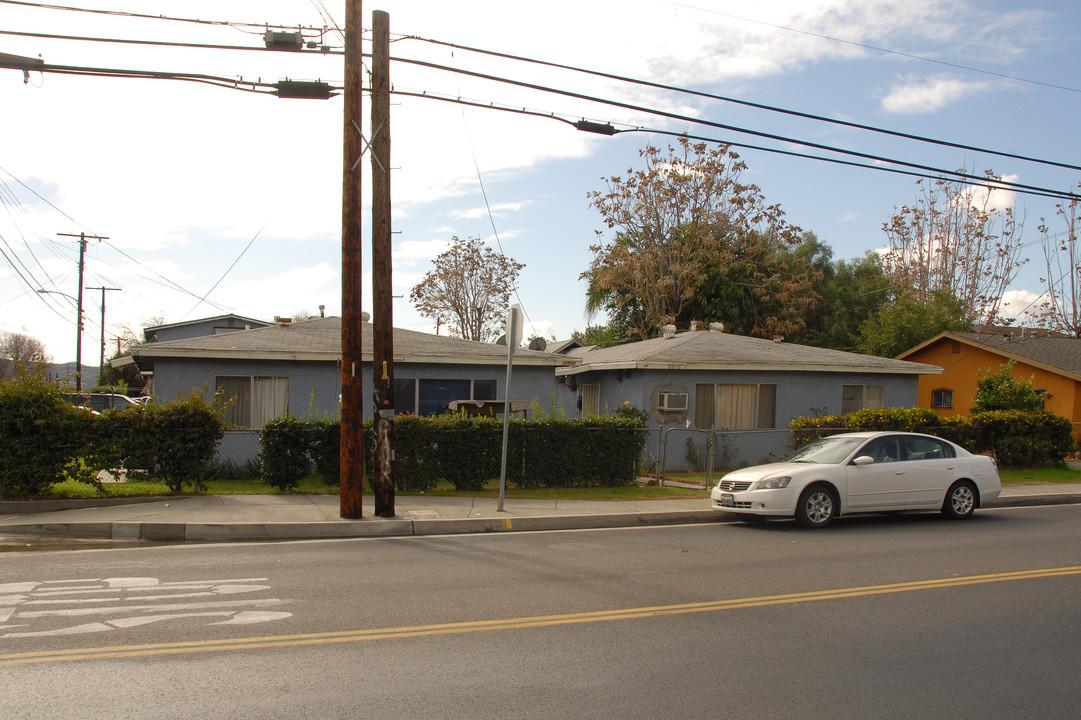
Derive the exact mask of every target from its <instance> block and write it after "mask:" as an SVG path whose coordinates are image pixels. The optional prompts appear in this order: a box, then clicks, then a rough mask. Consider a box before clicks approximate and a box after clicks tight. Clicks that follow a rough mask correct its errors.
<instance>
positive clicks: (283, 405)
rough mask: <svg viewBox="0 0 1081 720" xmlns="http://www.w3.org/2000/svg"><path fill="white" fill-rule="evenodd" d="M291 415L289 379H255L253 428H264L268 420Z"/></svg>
mask: <svg viewBox="0 0 1081 720" xmlns="http://www.w3.org/2000/svg"><path fill="white" fill-rule="evenodd" d="M288 414H289V378H287V377H267V378H255V385H254V388H253V390H252V419H253V420H255V424H253V425H252V427H254V428H256V429H258V428H261V427H263V424H264V423H265V422H266V421H267V420H273V419H274V418H276V417H281V416H282V415H288Z"/></svg>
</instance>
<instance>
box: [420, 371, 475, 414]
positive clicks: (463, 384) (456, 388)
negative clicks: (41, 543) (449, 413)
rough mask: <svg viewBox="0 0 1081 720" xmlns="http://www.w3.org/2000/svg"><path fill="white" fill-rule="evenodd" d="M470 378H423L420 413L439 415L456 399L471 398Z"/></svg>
mask: <svg viewBox="0 0 1081 720" xmlns="http://www.w3.org/2000/svg"><path fill="white" fill-rule="evenodd" d="M469 399H470V398H469V381H468V380H421V381H420V401H419V402H418V407H417V414H418V415H438V414H440V413H441V412H443V407H444V406H445V405H446V404H447V403H450V402H454V401H455V400H469Z"/></svg>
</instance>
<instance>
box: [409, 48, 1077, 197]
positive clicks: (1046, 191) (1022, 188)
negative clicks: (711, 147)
mask: <svg viewBox="0 0 1081 720" xmlns="http://www.w3.org/2000/svg"><path fill="white" fill-rule="evenodd" d="M393 59H396V61H398V62H401V63H405V64H411V65H418V66H422V67H427V68H431V69H439V70H448V71H452V72H461V74H463V75H469V76H471V77H476V78H480V79H483V80H492V81H493V82H501V83H506V84H511V85H516V86H521V88H526V89H530V90H538V91H540V92H546V93H550V94H555V95H562V96H565V97H573V98H576V99H584V101H588V102H590V103H597V104H600V105H609V106H612V107H619V108H624V109H629V110H633V111H636V112H643V114H646V115H655V116H658V117H665V118H669V119H673V120H681V121H685V122H691V123H695V124H702V125H707V126H710V128H718V129H720V130H729V131H732V132H737V133H742V134H746V135H751V136H756V137H762V138H765V139H774V141H778V142H783V143H791V144H793V145H801V146H804V147H810V148H814V149H818V150H826V151H828V152H837V154H840V155H846V156H851V157H856V158H860V159H863V160H870V161H875V162H888V163H891V164H895V165H899V166H903V168H909V169H912V170H918V171H922V172H925V173H933V174H934V176H938V175H942V176H949V177H955V178H958V179H963V181H966V182H972V183H976V184H979V185H988V186H995V187H1001V188H1004V189H1011V190H1015V191H1018V192H1025V194H1027V195H1040V196H1044V197H1050V198H1059V199H1065V200H1073V199H1081V198H1079V196H1077V195H1075V194H1073V192H1072V191H1062V190H1055V189H1052V188H1044V187H1039V186H1033V185H1027V184H1023V183H1014V182H1011V181H1004V179H997V178H988V177H986V176H982V175H974V174H972V173H965V172H961V171H956V170H945V169H942V168H935V166H933V165H924V164H921V163H915V162H908V161H905V160H897V159H894V158H888V157H884V156H878V155H872V154H869V152H859V151H856V150H848V149H844V148H839V147H833V146H830V145H825V144H822V143H812V142H810V141H801V139H797V138H795V137H786V136H784V135H777V134H774V133H765V132H761V131H757V130H750V129H747V128H739V126H737V125H730V124H725V123H720V122H713V121H711V120H703V119H700V118H694V117H691V116H684V115H679V114H677V112H669V111H666V110H658V109H654V108H648V107H643V106H639V105H631V104H629V103H623V102H619V101H611V99H604V98H601V97H598V96H595V95H585V94H583V93H576V92H571V91H565V90H558V89H555V88H548V86H545V85H539V84H536V83H530V82H524V81H520V80H511V79H508V78H502V77H498V76H492V75H488V74H483V72H477V71H472V70H462V69H455V68H451V67H446V66H443V65H438V64H436V63H429V62H426V61H416V59H409V58H393ZM427 96H430V97H436V96H435V95H427ZM492 109H502V108H496V107H495V106H492ZM536 115H544V114H539V112H537V114H536ZM552 117H553V118H555V116H552ZM555 119H558V120H562V121H564V122H565V120H564V119H562V118H555ZM677 134H679V133H677ZM759 149H764V148H759ZM778 152H782V151H779V150H778ZM1079 170H1081V168H1079ZM921 176H922V175H921Z"/></svg>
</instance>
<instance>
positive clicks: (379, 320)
mask: <svg viewBox="0 0 1081 720" xmlns="http://www.w3.org/2000/svg"><path fill="white" fill-rule="evenodd" d="M371 149H372V385H373V386H374V388H373V395H372V400H373V403H372V408H373V410H374V415H375V421H374V427H375V438H374V440H375V458H374V459H375V467H373V468H372V490H373V491H374V493H375V514H376V515H378V516H379V517H394V478H393V469H392V468H393V464H392V461H393V459H394V299H393V295H392V293H393V290H392V283H391V224H390V209H391V208H390V15H389V14H387V13H386V12H384V11H382V10H376V11H375V12H373V13H372V144H371Z"/></svg>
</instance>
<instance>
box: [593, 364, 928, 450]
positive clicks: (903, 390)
mask: <svg viewBox="0 0 1081 720" xmlns="http://www.w3.org/2000/svg"><path fill="white" fill-rule="evenodd" d="M576 383H577V385H578V388H579V392H580V391H581V385H582V384H585V383H599V384H600V407H601V412H602V414H603V413H605V412H606V410H607V411H609V412H614V411H615V410H616V408H618V407H619V406H620V405H623V403H624V402H626V401H630V402H631V403H632V404H634V405H635V406H637V407H638V408H640V409H642V410H646V411H647V412H649V413H650V420H649V425H650V427H651V428H654V430H653V432H652V433H651V434H650V440H649V441H648V442H647V448H646V453H647V456H648V458H649V460H648V462H652V461H653V460H656V459H657V458H658V457H660V458H662V459H663V460H664V466H665V469H666V470H685V469H690V468H689V466H688V462H687V454H688V453H687V448H686V443H687V439H688V438H692V439H693V441H694V442H695V443H697V444H698V445H699V451H700V453H701V454H702V455H703V458H704V454H705V440H706V437H707V435H708V433H707V432H704V431H703V429H701V428H694V427H693V425H694V417H695V415H694V413H695V402H696V398H695V386H696V385H697V384H699V383H709V384H718V383H732V384H752V383H755V384H757V383H765V384H775V385H776V386H777V402H776V408H775V410H776V418H775V424H774V425H775V427H774V429H773V430H754V431H733V432H730V433H724V435H723V436H722V437H719V438H718V443H717V447H716V453H715V459H716V461H717V462H718V463H719V464H718V467H720V463H723V464H725V465H728V466H730V467H732V466H741V465H750V464H755V463H758V462H759V461H769V460H771V459H776V458H778V457H780V456H781V455H783V454H785V453H786V452H788V451H789V449H790V448H789V441H790V435H789V434H788V432H787V430H785V429H784V428H786V427H787V426H788V424H789V423H790V422H791V421H792V419H793V418H796V417H802V416H806V415H814V414H837V413H840V412H841V388H842V386H843V385H883V386H884V387H885V406H886V407H915V406H916V400H917V391H918V385H919V381H918V377H917V376H914V375H891V374H881V373H821V372H794V371H789V372H770V371H738V372H720V371H692V372H676V371H662V370H630V371H604V372H596V371H595V372H588V373H582V374H581V375H578V376H576ZM661 391H672V392H686V393H689V394H690V402H689V403H688V408H687V410H686V411H681V412H660V411H659V410H658V409H657V398H658V396H659V394H660V392H661ZM579 415H580V413H579ZM688 422H689V423H690V426H688Z"/></svg>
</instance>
